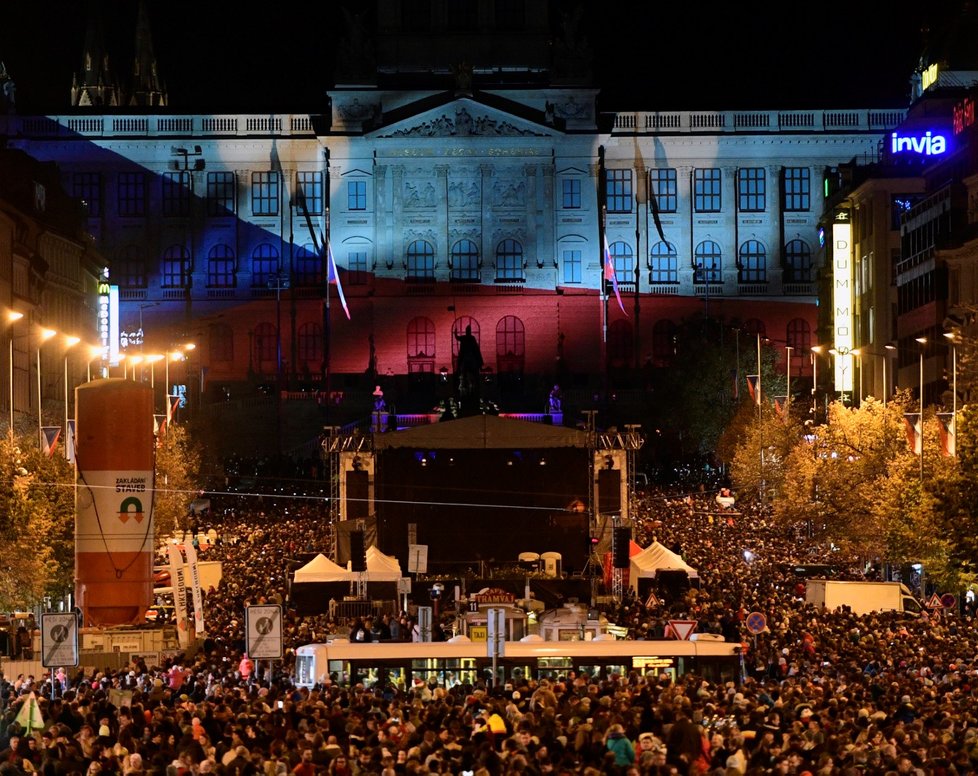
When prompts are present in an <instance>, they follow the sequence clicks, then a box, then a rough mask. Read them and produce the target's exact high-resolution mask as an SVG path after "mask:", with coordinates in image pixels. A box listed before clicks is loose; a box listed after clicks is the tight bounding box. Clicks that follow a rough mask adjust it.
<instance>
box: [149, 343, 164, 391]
mask: <svg viewBox="0 0 978 776" xmlns="http://www.w3.org/2000/svg"><path fill="white" fill-rule="evenodd" d="M164 358H165V356H164V355H163V354H162V353H151V354H150V355H148V356H146V363H147V364H149V365H150V371H149V387H150V390H153V391H155V390H156V362H157V361H162V360H163V359H164ZM154 402H155V399H154Z"/></svg>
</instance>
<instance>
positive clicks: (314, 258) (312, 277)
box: [292, 243, 323, 288]
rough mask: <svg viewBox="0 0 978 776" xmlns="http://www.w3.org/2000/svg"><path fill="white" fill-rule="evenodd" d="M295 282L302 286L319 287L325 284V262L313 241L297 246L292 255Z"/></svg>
mask: <svg viewBox="0 0 978 776" xmlns="http://www.w3.org/2000/svg"><path fill="white" fill-rule="evenodd" d="M292 267H293V269H294V272H293V275H294V277H295V284H296V285H297V286H300V287H302V288H319V287H320V286H322V284H323V262H322V259H320V258H319V254H318V253H316V248H315V247H314V246H313V245H312V243H306V244H305V245H303V246H300V247H297V248H296V249H295V253H294V254H293V257H292Z"/></svg>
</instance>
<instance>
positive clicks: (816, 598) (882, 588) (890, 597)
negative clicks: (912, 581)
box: [805, 579, 922, 615]
mask: <svg viewBox="0 0 978 776" xmlns="http://www.w3.org/2000/svg"><path fill="white" fill-rule="evenodd" d="M805 601H806V602H807V603H810V604H813V605H814V606H816V607H818V608H819V609H823V608H824V609H827V610H829V611H835V610H836V609H838V608H839V607H841V606H848V607H849V608H850V609H851V610H852V612H853V613H854V614H869V613H871V612H905V613H907V614H913V615H918V614H920V612H921V609H922V606H921V605H920V602H919V601H918V600H917V599H916V598H914V597H913V595H911V593H910V591H909V590H908V589H907V586H906V585H904V584H903V583H902V582H868V581H844V580H839V579H808V580H805Z"/></svg>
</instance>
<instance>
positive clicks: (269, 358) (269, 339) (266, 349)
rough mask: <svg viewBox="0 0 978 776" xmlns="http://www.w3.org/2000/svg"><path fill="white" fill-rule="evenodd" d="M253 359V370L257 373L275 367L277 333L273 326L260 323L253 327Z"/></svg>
mask: <svg viewBox="0 0 978 776" xmlns="http://www.w3.org/2000/svg"><path fill="white" fill-rule="evenodd" d="M252 336H253V337H254V347H253V353H252V355H253V358H254V362H255V363H254V365H253V366H254V368H255V369H256V370H257V371H258V372H262V371H264V370H267V369H268V368H269V367H271V368H272V369H274V368H275V366H276V353H277V352H278V332H277V330H276V329H275V324H273V323H268V322H267V321H262V322H261V323H259V324H258V325H257V326H255V331H254V333H253V335H252Z"/></svg>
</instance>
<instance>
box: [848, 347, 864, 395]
mask: <svg viewBox="0 0 978 776" xmlns="http://www.w3.org/2000/svg"><path fill="white" fill-rule="evenodd" d="M849 352H850V353H851V354H852V355H854V356H855V357H856V363H857V365H858V366H859V404H858V405H857V406H858V407H862V406H863V351H862V348H853V349H852V350H850V351H849Z"/></svg>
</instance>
